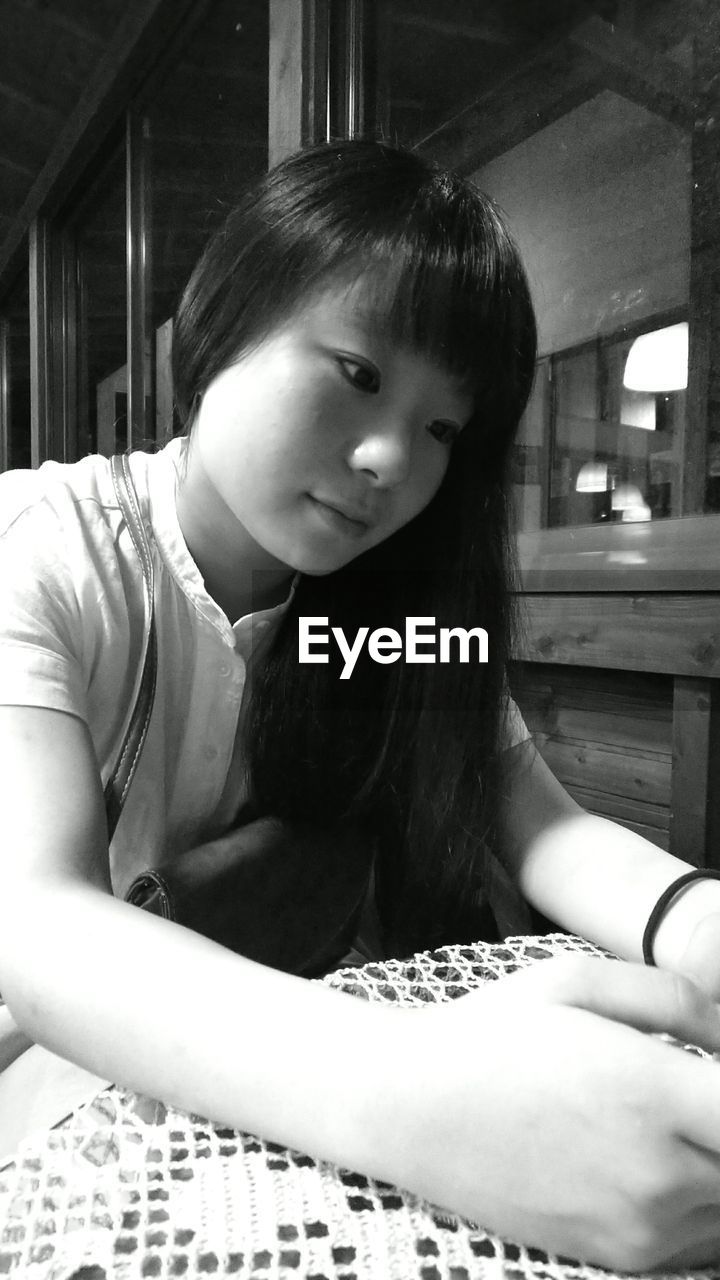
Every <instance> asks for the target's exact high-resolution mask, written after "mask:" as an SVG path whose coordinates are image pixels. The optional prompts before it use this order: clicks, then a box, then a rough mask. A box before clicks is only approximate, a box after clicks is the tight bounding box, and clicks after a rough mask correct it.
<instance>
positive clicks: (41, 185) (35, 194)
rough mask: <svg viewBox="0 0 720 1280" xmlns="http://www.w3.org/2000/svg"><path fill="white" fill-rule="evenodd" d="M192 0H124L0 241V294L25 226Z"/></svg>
mask: <svg viewBox="0 0 720 1280" xmlns="http://www.w3.org/2000/svg"><path fill="white" fill-rule="evenodd" d="M197 11H198V0H129V3H128V5H127V7H126V8H125V10H124V13H123V15H122V17H121V19H120V21H119V23H118V27H117V29H116V32H115V34H114V37H113V40H112V43H111V45H110V46H109V47H108V49H107V50H106V52H105V54H104V55H103V57H102V58H100V59H99V61H98V64H97V67H96V69H95V72H94V74H93V76H92V77H91V79H90V81H89V83H88V85H87V88H86V89H85V92H84V93H83V95H82V97H81V99H80V101H79V102H78V104H77V106H76V108H75V110H74V111H73V112H72V114H71V116H70V117H69V119H68V120H67V123H66V124H65V127H64V128H63V130H62V132H61V134H60V136H59V137H58V140H57V142H56V144H55V146H54V148H53V150H52V153H51V155H50V157H49V158H48V161H47V163H46V164H45V166H44V167H43V169H42V170H41V172H40V174H39V175H38V177H37V179H36V181H35V183H34V184H33V186H32V188H31V190H30V192H29V194H28V196H27V198H26V200H25V201H24V203H23V205H22V208H21V209H20V211H19V213H18V214H17V216H16V218H15V219H14V221H13V223H12V226H11V229H10V232H9V234H8V235H7V236H6V238H5V240H4V243H3V244H2V245H1V246H0V293H2V292H3V290H4V289H5V288H6V287H7V286H8V285H9V284H10V283H11V281H12V279H13V278H14V276H15V274H16V273H17V271H18V269H19V267H20V265H21V257H22V253H23V242H24V238H25V236H26V235H27V229H28V227H29V225H30V224H31V223H32V222H33V220H34V219H36V218H38V217H39V216H41V215H42V216H43V217H45V218H48V217H52V216H53V215H54V214H55V213H56V212H57V211H58V209H59V208H60V206H61V205H62V203H63V202H64V201H65V200H66V199H67V197H68V196H69V194H70V193H71V191H72V189H73V187H74V186H75V184H76V183H77V181H78V180H79V178H80V177H81V175H82V173H83V170H84V169H85V168H86V166H87V164H88V163H89V161H90V160H91V159H92V157H93V156H94V155H95V153H96V152H97V150H98V148H99V147H100V146H101V144H102V142H103V141H104V139H105V137H106V136H107V133H108V131H109V129H110V128H111V127H112V125H113V124H115V123H116V122H117V120H118V119H119V118H120V117H121V115H122V112H123V111H124V109H125V107H126V105H127V103H128V101H129V100H130V99H131V97H132V96H133V94H134V92H135V91H136V90H137V89H138V88H139V87H140V85H141V84H142V83H143V81H144V80H145V79H146V77H147V75H148V73H149V71H150V70H151V68H152V67H153V65H154V63H155V62H157V60H158V59H159V57H160V56H161V54H163V52H164V51H165V49H166V48H167V45H168V43H169V34H168V33H173V35H174V33H176V32H177V30H178V29H179V28H180V27H181V26H182V24H183V22H184V21H193V20H195V15H196V14H197Z"/></svg>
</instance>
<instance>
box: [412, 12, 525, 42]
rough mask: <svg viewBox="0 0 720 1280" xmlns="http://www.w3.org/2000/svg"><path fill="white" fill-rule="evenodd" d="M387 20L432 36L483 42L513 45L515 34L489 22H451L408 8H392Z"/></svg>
mask: <svg viewBox="0 0 720 1280" xmlns="http://www.w3.org/2000/svg"><path fill="white" fill-rule="evenodd" d="M387 20H388V21H389V22H392V23H393V24H394V25H395V26H397V27H409V28H411V29H413V30H416V31H423V32H428V33H429V34H430V35H431V36H449V37H450V39H452V40H477V41H479V42H480V43H482V44H494V45H511V44H512V43H513V35H512V34H511V33H510V32H509V31H508V30H507V29H506V28H505V29H503V28H502V27H498V26H494V25H492V24H490V23H488V22H450V21H448V20H447V19H444V18H431V17H430V16H429V15H427V14H423V13H412V12H410V11H409V10H407V9H400V10H397V9H395V10H390V11H389V12H388V15H387Z"/></svg>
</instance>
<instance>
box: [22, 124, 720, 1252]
mask: <svg viewBox="0 0 720 1280" xmlns="http://www.w3.org/2000/svg"><path fill="white" fill-rule="evenodd" d="M174 343H175V345H174V364H175V382H176V395H177V402H178V407H179V410H180V413H181V414H182V416H183V418H184V421H185V424H186V435H185V436H183V437H182V438H179V439H176V440H174V441H173V442H172V443H171V444H170V445H168V446H167V448H166V449H164V450H163V451H162V452H161V453H159V454H157V455H154V456H150V455H146V454H142V453H138V454H134V455H132V457H131V460H130V463H131V469H132V474H133V479H134V482H135V486H136V488H137V491H138V495H139V502H140V506H141V510H142V513H143V517H144V521H145V523H146V526H147V529H148V533H149V536H150V537H151V540H152V554H153V559H154V562H155V574H156V591H155V616H156V622H157V628H158V687H157V693H156V698H155V706H154V710H153V717H152V723H151V727H150V731H149V734H148V738H147V741H146V744H145V747H144V749H143V754H142V758H141V762H140V767H139V769H138V773H137V776H136V778H135V780H134V781H133V784H132V787H131V790H130V794H129V797H128V800H127V803H126V806H125V809H124V811H123V814H122V817H121V820H120V824H119V826H118V829H117V832H116V835H115V837H114V839H113V841H112V844H111V846H110V848H109V849H108V840H107V828H106V820H105V812H104V807H103V781H104V779H105V778H106V777H107V774H108V772H109V770H110V768H111V766H112V763H113V760H114V756H115V753H116V752H117V749H118V745H119V743H120V741H121V739H122V732H123V727H124V723H125V719H126V717H127V714H128V709H129V705H130V701H131V696H132V689H133V685H134V680H135V676H136V672H137V664H138V656H139V650H140V646H141V640H142V621H143V583H142V576H141V574H140V569H139V565H138V563H137V559H136V556H135V553H134V550H133V547H132V544H131V542H130V540H129V538H128V533H127V529H126V528H125V526H124V523H123V521H122V518H121V513H120V512H119V510H118V507H117V503H116V500H115V496H114V490H113V488H112V484H111V482H110V474H109V467H108V463H107V461H106V460H105V459H102V458H88V459H85V460H83V461H82V462H80V463H78V464H74V465H72V466H61V465H57V464H46V465H45V466H44V467H43V468H41V469H40V471H38V472H36V473H16V474H12V473H10V474H9V475H7V476H4V477H2V480H1V481H0V498H1V499H2V504H1V509H2V513H3V517H2V529H3V532H2V541H1V543H0V554H1V556H2V562H1V566H2V615H1V627H0V645H1V646H2V664H1V672H2V674H0V760H1V763H2V768H1V769H0V829H1V834H2V839H0V990H2V992H3V995H4V997H5V999H6V1001H7V1006H8V1009H9V1011H10V1013H11V1014H12V1017H13V1018H14V1020H15V1022H16V1023H17V1025H18V1027H19V1028H20V1032H21V1033H22V1034H23V1035H24V1036H26V1037H28V1038H30V1039H32V1040H34V1041H37V1042H39V1043H40V1044H42V1045H45V1046H47V1047H49V1048H51V1049H53V1050H54V1051H55V1052H56V1053H58V1054H59V1055H61V1056H62V1057H64V1058H67V1059H69V1060H71V1061H73V1062H77V1063H79V1064H80V1065H82V1066H83V1067H85V1068H87V1069H88V1070H91V1071H93V1072H96V1073H98V1074H99V1075H100V1076H102V1077H104V1078H106V1079H112V1080H116V1081H118V1082H119V1083H122V1084H124V1085H127V1086H130V1087H132V1088H135V1089H138V1090H140V1091H142V1092H144V1093H148V1094H151V1095H154V1096H156V1097H161V1098H164V1099H165V1100H166V1101H168V1102H171V1103H174V1104H176V1105H179V1106H181V1107H183V1108H186V1109H189V1110H192V1111H194V1112H200V1113H204V1114H206V1115H208V1116H209V1117H212V1118H215V1119H217V1120H222V1121H223V1122H225V1123H226V1124H232V1125H235V1126H237V1127H240V1128H243V1129H246V1130H251V1131H256V1132H258V1133H261V1134H263V1135H264V1136H266V1137H268V1138H271V1139H274V1140H276V1141H279V1142H283V1143H286V1144H288V1145H291V1146H294V1147H299V1148H304V1149H306V1150H307V1151H309V1152H311V1153H313V1154H314V1155H316V1156H319V1157H324V1158H327V1159H330V1160H335V1161H338V1162H339V1163H341V1164H342V1165H344V1166H351V1167H354V1168H357V1169H359V1170H362V1171H365V1172H367V1173H369V1174H374V1175H377V1176H379V1177H382V1178H385V1179H389V1180H392V1181H395V1182H397V1183H399V1184H401V1185H403V1186H406V1187H409V1188H411V1189H412V1190H414V1191H417V1192H419V1193H421V1194H423V1195H425V1196H427V1197H429V1198H430V1199H431V1200H434V1201H436V1202H437V1203H439V1204H441V1205H445V1206H448V1207H450V1208H451V1209H454V1210H456V1211H458V1212H460V1213H464V1214H467V1215H468V1216H469V1217H471V1218H473V1219H475V1220H479V1221H482V1222H483V1223H485V1224H486V1225H487V1226H488V1227H490V1228H493V1229H495V1230H496V1231H499V1232H502V1233H505V1234H506V1235H508V1236H510V1237H513V1238H515V1239H522V1240H525V1241H528V1242H529V1243H533V1244H538V1245H542V1246H545V1247H546V1248H549V1249H552V1250H558V1251H561V1252H564V1253H566V1254H567V1253H570V1254H574V1255H579V1256H582V1257H587V1258H590V1259H592V1260H594V1261H597V1262H604V1263H607V1264H609V1265H612V1266H620V1267H638V1266H642V1267H647V1266H649V1265H658V1264H660V1263H664V1264H669V1263H671V1262H672V1263H673V1264H678V1265H681V1264H682V1265H688V1264H690V1263H698V1262H701V1261H707V1260H710V1259H712V1258H714V1257H716V1256H717V1254H718V1253H719V1252H720V1213H719V1212H718V1208H719V1207H720V1077H718V1076H717V1074H716V1071H715V1069H714V1068H713V1067H712V1066H709V1065H708V1064H707V1063H705V1062H702V1061H699V1060H697V1059H696V1058H692V1057H690V1056H689V1055H684V1054H682V1053H681V1052H679V1051H678V1050H677V1049H675V1048H673V1047H670V1046H668V1045H667V1044H666V1043H663V1042H661V1041H659V1040H657V1039H652V1038H649V1037H647V1036H645V1035H643V1034H642V1032H643V1031H648V1030H650V1031H662V1032H671V1033H673V1034H675V1035H677V1036H679V1037H681V1038H682V1039H684V1040H687V1041H693V1042H696V1043H700V1044H703V1045H705V1046H707V1047H708V1048H710V1049H713V1050H715V1049H717V1050H720V1020H719V1019H718V1010H717V1006H716V1005H715V1003H714V999H713V997H714V996H716V995H717V994H718V992H720V923H719V921H720V914H719V913H720V907H719V906H718V902H719V900H720V892H719V889H720V886H718V884H717V883H715V882H712V881H707V882H699V883H697V884H693V885H692V886H690V887H688V888H687V890H686V891H685V892H684V893H683V894H679V895H677V896H676V898H675V899H674V900H673V901H672V903H670V905H669V909H668V910H667V912H666V913H665V915H664V917H663V918H662V920H661V922H660V927H659V929H658V931H657V934H656V937H655V943H654V958H655V960H656V962H657V965H658V966H659V967H658V968H655V969H651V968H643V967H642V966H640V965H636V964H632V963H624V964H623V963H619V964H609V963H599V962H592V961H587V962H584V963H581V962H579V961H575V962H573V963H569V962H568V963H555V962H552V963H548V964H545V965H540V966H537V967H536V968H534V969H533V970H531V971H530V972H527V973H523V974H521V975H516V976H514V977H512V978H510V979H507V980H506V981H504V982H499V983H496V984H493V985H492V987H491V988H490V989H489V990H487V991H483V992H480V993H478V994H477V995H474V996H472V997H468V998H467V999H465V1000H462V1001H458V1002H455V1003H454V1004H451V1005H449V1006H446V1007H441V1008H430V1009H427V1010H423V1011H420V1012H418V1011H403V1010H397V1009H394V1008H384V1007H376V1006H369V1005H367V1004H365V1003H364V1002H359V1001H355V1000H352V999H348V998H346V997H345V996H343V995H340V994H338V993H336V992H333V991H331V990H329V989H326V988H323V987H321V986H318V985H312V984H309V983H307V982H304V981H303V980H302V979H300V978H296V977H292V976H289V975H287V974H285V973H281V972H279V971H277V970H275V969H272V968H270V967H267V966H264V965H259V964H256V963H254V962H252V961H250V960H248V959H247V958H245V957H243V956H241V955H237V954H233V953H232V952H230V951H228V950H226V949H225V948H223V947H220V946H219V945H217V944H216V943H214V942H211V941H209V940H208V939H206V938H203V937H201V936H199V935H198V934H196V933H192V932H190V931H188V930H187V929H184V928H182V927H180V926H179V925H177V924H174V923H171V922H169V921H164V920H160V919H158V918H155V917H153V916H151V915H148V914H146V913H144V912H141V911H139V910H137V909H136V908H135V907H131V906H130V905H128V904H127V903H125V902H124V901H123V900H122V899H123V894H124V892H125V890H126V888H127V885H128V884H129V882H130V881H131V880H132V878H133V877H134V875H135V874H136V873H137V872H138V871H141V870H143V869H144V868H146V867H147V866H152V865H155V864H157V863H158V862H159V861H162V860H166V859H167V858H168V857H172V856H173V855H179V854H181V853H185V854H187V851H188V850H195V851H196V852H197V856H198V857H200V856H208V855H209V854H212V853H213V851H215V852H221V851H222V850H223V849H227V848H228V847H230V846H232V844H233V842H234V841H238V840H241V839H242V832H243V828H242V825H240V826H239V827H238V825H237V823H238V816H239V815H240V818H241V816H242V813H243V810H244V807H245V806H246V804H249V805H251V806H252V809H253V812H256V813H264V814H270V815H273V816H276V817H279V818H282V819H286V820H287V821H288V822H292V821H294V820H297V821H315V822H317V823H318V824H319V825H320V826H323V825H329V824H330V825H331V824H334V823H340V824H343V823H352V824H353V825H354V826H355V827H356V828H358V829H360V830H361V831H363V832H365V833H366V834H367V838H368V840H371V841H372V842H373V848H374V849H375V881H376V885H377V893H376V901H377V911H378V917H379V927H380V929H381V931H382V933H383V937H384V939H385V945H386V947H387V948H388V949H389V950H390V951H391V952H392V953H394V954H408V953H409V952H410V951H412V949H413V947H416V946H429V945H433V944H434V943H436V942H441V941H442V942H448V941H453V940H458V939H461V938H467V937H472V936H473V935H474V936H478V935H479V934H480V932H481V930H482V929H484V928H486V927H487V926H488V918H489V917H488V913H487V910H486V909H484V905H483V904H484V902H485V899H484V898H483V891H484V878H483V877H484V867H485V863H486V853H487V850H488V849H492V850H493V851H495V852H499V853H500V855H501V856H502V858H503V859H504V861H505V864H506V866H507V867H508V868H509V869H510V870H511V872H512V874H513V875H514V876H515V877H516V879H517V882H518V884H519V886H520V888H521V890H522V892H523V893H524V895H525V897H526V898H527V900H528V901H529V902H530V903H531V904H532V905H533V906H535V907H536V908H538V909H539V910H540V911H542V912H543V913H544V914H545V915H547V916H549V917H551V918H552V919H553V920H555V921H557V922H558V923H559V924H560V925H562V926H564V927H566V928H569V929H571V930H573V931H575V932H578V933H581V934H584V935H586V936H587V937H589V938H592V939H594V940H595V941H597V942H599V943H601V944H603V945H605V946H607V947H609V948H611V949H612V950H613V951H615V952H617V953H618V954H619V955H621V956H623V957H625V958H626V959H627V960H629V961H633V960H638V959H639V958H640V955H641V948H640V942H641V938H642V934H643V928H644V925H645V922H646V920H647V918H648V915H649V913H650V911H651V908H652V907H653V904H654V903H655V901H656V899H657V898H658V896H659V895H660V894H661V893H662V892H663V891H664V890H665V889H666V887H667V886H668V885H670V884H671V883H672V882H673V881H674V880H675V879H676V878H677V877H678V876H679V875H680V874H682V873H683V872H684V871H687V870H689V868H687V867H686V866H685V864H683V863H681V862H678V861H677V860H676V859H674V858H671V857H668V856H666V855H664V854H663V853H661V852H660V851H659V850H657V849H656V848H654V846H651V845H649V844H648V843H646V842H645V841H643V840H642V839H640V838H639V837H637V836H635V835H632V834H631V833H629V832H627V831H625V830H623V829H621V828H619V827H616V826H614V825H613V824H611V823H608V822H605V821H603V820H601V819H598V818H594V817H591V816H589V815H587V814H585V813H583V812H582V811H581V810H580V809H579V807H578V806H577V805H576V804H575V803H574V802H573V801H572V800H571V799H570V798H569V797H568V795H567V794H566V793H565V791H564V790H563V788H562V787H561V786H560V785H559V784H558V783H557V782H556V781H555V779H554V778H553V777H552V775H551V774H550V773H549V771H548V769H547V768H546V766H545V765H544V764H543V762H542V760H541V759H540V757H539V756H538V754H537V753H536V751H535V750H534V747H533V745H532V743H531V741H530V740H529V737H528V735H527V731H526V730H525V729H524V726H523V724H522V720H521V718H520V716H519V713H518V712H517V709H516V708H515V707H514V705H513V704H512V702H511V700H510V698H509V696H508V693H507V688H506V679H505V662H506V658H507V655H508V651H509V640H510V632H511V626H510V621H511V619H510V611H509V605H508V582H509V571H508V554H507V536H508V534H507V509H506V499H505V492H504V473H505V463H506V460H507V456H508V451H509V449H510V446H511V444H512V440H513V433H514V431H515V429H516V427H517V423H518V420H519V418H520V415H521V413H522V411H523V407H524V405H525V402H526V399H527V395H528V392H529V388H530V385H531V380H532V375H533V364H534V358H535V326H534V320H533V314H532V307H531V304H530V300H529V295H528V289H527V284H526V281H525V276H524V273H523V269H522V266H521V264H520V262H519V259H518V255H517V252H516V250H515V247H514V245H513V243H512V240H511V239H510V237H509V236H508V233H507V231H506V230H505V228H504V225H503V223H502V220H501V219H500V217H499V215H498V213H497V211H496V210H495V209H494V207H493V206H492V204H491V203H490V202H489V201H487V200H486V199H484V198H483V197H482V196H480V195H479V194H478V193H477V192H476V191H475V190H474V189H473V188H472V187H471V186H469V185H468V184H466V183H464V182H462V181H460V180H458V179H456V178H454V177H453V176H451V175H449V174H445V173H441V172H436V171H435V169H434V168H432V167H431V166H429V165H427V164H426V163H425V162H424V161H423V160H421V159H420V158H419V157H417V156H416V155H413V154H409V153H405V152H402V151H399V150H396V149H393V148H390V147H388V146H385V145H382V144H379V143H374V142H355V143H341V144H338V145H332V146H330V147H325V148H320V149H316V150H313V151H310V152H306V153H303V154H300V155H299V156H297V157H295V158H294V159H291V160H290V161H288V162H286V163H285V164H283V165H281V166H280V167H279V168H278V169H276V170H275V171H274V172H273V173H271V174H270V175H269V176H268V177H267V179H266V180H265V181H264V182H262V183H261V184H260V185H259V187H258V188H257V189H256V190H255V191H254V192H252V193H251V194H250V195H249V196H248V197H247V198H246V199H245V200H244V201H243V203H242V204H241V205H240V206H239V208H238V209H237V210H236V211H235V212H234V213H233V214H231V216H230V218H229V220H228V222H227V224H226V226H225V228H224V229H223V230H222V232H221V233H220V234H219V235H218V236H217V237H216V238H215V239H214V241H213V242H212V243H211V245H210V247H209V248H208V250H207V252H206V254H205V255H204V257H203V259H202V260H201V262H200V264H199V266H198V268H197V270H196V272H195V274H194V275H193V278H192V279H191V281H190V284H189V286H188V289H187V291H186V294H185V297H184V299H183V302H182V304H181V307H180V311H179V315H178V317H177V321H176V326H175V339H174ZM408 617H413V618H422V619H427V618H432V619H434V620H435V622H434V625H435V627H436V628H439V627H442V626H447V627H449V628H456V627H464V628H466V629H470V628H474V627H478V626H479V627H482V628H484V629H485V630H486V631H487V635H488V661H487V663H484V664H479V663H469V664H461V663H459V662H452V661H451V662H449V663H446V664H444V665H441V664H437V663H435V664H429V663H423V662H411V661H406V660H405V659H404V658H402V657H401V658H400V659H399V660H398V661H395V662H387V663H384V662H382V661H380V660H379V659H377V658H374V657H372V656H368V655H365V656H364V657H363V658H361V659H359V660H358V662H357V664H356V666H355V668H354V670H353V673H352V676H351V678H350V679H347V680H341V679H340V678H339V676H340V674H341V667H342V662H338V661H337V660H336V657H335V655H333V654H330V655H329V656H330V657H331V661H330V662H328V663H327V664H322V663H310V662H301V661H300V660H299V658H300V652H299V645H298V628H299V625H300V623H299V620H300V619H301V618H316V619H317V618H328V619H329V623H328V628H329V627H331V626H334V627H336V628H337V629H342V631H343V634H344V635H345V636H346V637H350V638H352V637H354V636H355V635H356V633H357V631H358V628H359V627H367V628H368V629H369V631H373V630H375V629H386V630H387V629H394V630H397V631H399V632H401V633H402V632H403V631H404V623H405V619H406V618H408ZM485 905H486V904H485ZM683 975H684V976H683ZM688 975H690V976H688ZM691 978H694V979H695V981H693V980H691ZM702 988H704V989H705V993H703V990H702ZM300 1044H302V1045H303V1046H304V1047H303V1052H302V1054H300V1053H295V1052H292V1053H288V1051H287V1050H288V1046H289V1045H290V1046H297V1045H300ZM340 1050H342V1051H340Z"/></svg>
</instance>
